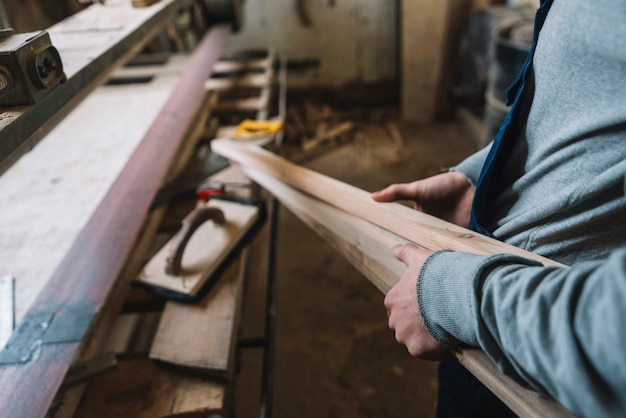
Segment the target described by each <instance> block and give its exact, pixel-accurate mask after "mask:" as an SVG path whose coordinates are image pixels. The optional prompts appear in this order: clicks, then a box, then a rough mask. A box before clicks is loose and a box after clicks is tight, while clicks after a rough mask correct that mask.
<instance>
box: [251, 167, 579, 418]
mask: <svg viewBox="0 0 626 418" xmlns="http://www.w3.org/2000/svg"><path fill="white" fill-rule="evenodd" d="M244 171H245V172H246V174H247V175H248V176H249V177H250V178H252V179H254V180H255V181H256V182H257V183H259V184H260V185H261V186H262V187H263V188H264V189H266V190H268V191H269V192H271V193H272V194H273V195H274V196H276V198H277V199H278V200H279V201H280V202H281V204H282V205H284V206H285V207H286V208H287V209H289V210H290V211H291V212H292V213H293V214H295V215H296V216H297V217H298V218H300V219H301V220H302V221H303V222H304V223H305V224H306V225H308V226H309V227H311V229H313V230H314V231H316V232H317V233H318V234H319V235H320V236H321V237H322V238H324V239H325V240H326V241H327V242H328V243H329V244H331V246H333V247H334V248H335V249H336V250H337V251H338V252H339V253H341V254H342V255H344V256H345V257H346V259H347V260H348V261H350V263H351V264H352V265H354V266H355V267H356V268H357V269H358V270H359V271H360V272H361V273H363V275H364V276H365V277H367V278H368V279H369V280H370V281H371V282H372V283H373V284H374V285H375V286H376V287H377V288H378V289H379V290H381V292H382V293H384V294H386V293H387V292H388V291H389V289H390V288H391V287H392V286H393V285H394V284H395V283H396V282H397V281H398V279H399V277H400V276H401V275H402V274H403V273H404V271H405V267H404V265H403V264H402V263H401V262H400V261H398V260H397V259H396V258H395V257H394V256H393V254H392V253H391V246H392V245H394V244H398V243H403V242H407V240H406V239H405V238H404V237H401V236H399V235H396V234H393V233H391V232H389V231H387V230H385V229H383V228H381V227H379V226H377V225H375V224H373V223H371V222H368V221H365V220H363V219H361V218H358V217H356V216H354V215H352V214H351V213H349V212H346V211H343V210H341V209H338V208H336V207H333V206H331V205H328V204H326V203H324V202H322V201H320V200H319V199H316V198H314V197H311V196H309V195H306V194H304V193H302V192H300V191H298V190H295V189H294V188H292V187H290V186H288V185H287V184H285V183H284V182H282V181H281V180H279V179H277V178H275V177H272V176H271V175H269V174H267V173H265V172H263V171H260V170H258V169H255V168H250V167H247V168H244ZM453 354H454V355H455V357H456V358H457V359H458V360H459V362H461V364H463V366H465V367H466V368H467V369H468V370H469V371H470V372H471V373H472V374H474V375H475V376H476V377H477V378H478V379H479V380H480V381H481V382H483V384H485V385H486V386H487V387H488V388H489V389H490V390H491V391H493V392H494V393H495V394H496V395H497V396H498V397H499V398H500V399H502V401H503V402H505V403H506V404H507V405H508V406H509V407H510V408H511V409H512V410H513V411H514V412H515V413H517V414H518V415H519V416H521V417H528V418H531V417H532V418H541V417H554V418H557V417H558V418H561V417H563V418H565V417H573V416H572V415H571V414H570V413H569V412H567V411H566V410H565V409H564V408H563V407H561V406H560V405H559V404H557V403H556V402H554V401H553V400H551V399H548V398H546V397H544V396H542V395H540V394H538V393H537V392H534V391H531V390H528V389H526V388H524V387H522V386H520V385H519V384H517V383H516V382H514V381H513V380H512V379H510V378H509V377H507V376H505V375H504V374H502V373H501V372H500V371H499V370H498V368H497V367H496V365H495V364H494V363H493V362H492V361H491V360H490V359H489V358H488V357H487V356H486V355H485V354H484V353H483V352H482V351H481V350H479V349H476V348H467V349H456V350H454V352H453Z"/></svg>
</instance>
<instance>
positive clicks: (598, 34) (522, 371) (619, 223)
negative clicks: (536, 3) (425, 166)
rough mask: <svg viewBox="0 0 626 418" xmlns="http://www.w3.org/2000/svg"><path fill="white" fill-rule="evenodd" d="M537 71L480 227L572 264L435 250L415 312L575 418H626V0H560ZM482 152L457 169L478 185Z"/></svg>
mask: <svg viewBox="0 0 626 418" xmlns="http://www.w3.org/2000/svg"><path fill="white" fill-rule="evenodd" d="M533 68H534V73H533V74H531V76H532V77H531V78H532V79H531V80H530V83H529V84H530V88H529V89H528V90H527V91H526V92H525V96H524V98H523V100H524V104H525V106H522V108H524V107H525V108H526V109H528V110H527V111H528V118H527V122H526V125H525V129H524V130H523V131H522V132H517V133H516V134H517V135H519V139H518V140H517V141H516V142H515V146H514V148H513V150H512V152H511V154H510V156H509V157H508V159H507V163H506V167H505V169H504V171H503V172H501V173H498V176H499V180H500V184H501V187H500V189H498V194H497V196H496V197H495V199H493V201H491V202H489V208H488V212H487V213H488V216H487V224H485V225H484V226H485V227H487V229H488V230H489V231H491V232H492V233H493V235H494V236H495V237H496V238H498V239H500V240H502V241H504V242H506V243H508V244H512V245H515V246H518V247H520V248H524V249H526V250H528V251H532V252H535V253H537V254H541V255H543V256H546V257H549V258H552V259H554V260H557V261H560V262H562V263H565V264H568V265H571V266H572V267H571V268H567V269H558V268H552V267H550V268H548V267H541V266H538V265H537V264H536V263H535V262H532V261H528V260H524V259H520V258H518V257H513V256H510V255H497V256H492V257H483V256H475V255H470V254H464V253H455V252H439V253H436V254H434V255H433V256H432V257H430V258H429V259H428V260H427V262H426V263H425V265H424V267H423V269H422V271H421V273H420V277H419V280H418V284H417V294H418V301H419V303H420V309H421V313H422V316H423V318H424V323H425V325H426V327H427V328H428V329H429V331H430V332H431V334H432V335H433V336H434V337H435V338H436V339H437V340H438V341H439V342H440V343H443V344H445V345H454V344H458V343H459V342H461V343H465V344H469V345H472V346H480V347H481V348H482V349H483V350H485V352H486V353H487V354H488V355H489V356H490V357H491V358H492V359H493V360H494V361H495V362H496V363H497V364H498V366H499V367H500V368H501V370H503V371H504V372H505V373H507V374H509V375H511V376H513V377H514V378H517V379H518V380H521V381H522V382H524V383H526V384H527V385H529V386H530V387H532V388H534V389H536V390H539V391H541V392H544V393H547V394H549V395H551V396H552V397H554V398H555V399H556V400H557V401H559V402H560V403H561V404H563V405H564V406H565V407H566V408H568V409H569V410H571V411H572V412H574V413H577V414H580V415H583V416H589V417H602V416H607V417H613V416H626V363H625V362H624V360H626V354H623V351H622V349H623V348H624V347H626V326H625V325H622V324H621V320H622V319H626V196H625V189H624V184H625V181H624V180H625V179H624V177H625V174H626V2H625V1H616V0H614V1H609V0H596V1H593V2H591V1H585V0H555V1H554V4H553V5H552V8H551V9H550V12H549V13H548V16H547V18H546V21H545V24H544V26H543V28H542V30H541V32H540V34H539V39H538V43H537V47H536V52H535V55H534V60H533ZM533 93H534V94H533ZM487 151H488V150H487V149H485V150H482V151H479V152H478V153H476V154H474V155H473V156H471V157H469V158H468V159H467V160H465V161H463V162H462V163H461V164H459V165H458V166H457V167H455V170H457V171H459V172H461V173H463V174H464V175H465V176H466V177H467V178H468V179H469V180H470V181H471V182H472V183H473V184H476V181H477V179H478V175H479V173H480V169H481V167H482V164H483V162H484V160H485V157H486V154H487ZM620 248H621V249H620Z"/></svg>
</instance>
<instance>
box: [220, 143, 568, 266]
mask: <svg viewBox="0 0 626 418" xmlns="http://www.w3.org/2000/svg"><path fill="white" fill-rule="evenodd" d="M211 148H212V149H213V151H214V152H216V153H218V154H221V155H222V156H224V157H226V158H229V159H231V160H233V161H235V162H237V163H239V164H241V165H242V166H244V167H245V168H255V169H257V170H260V171H263V172H265V173H267V174H270V175H271V176H273V177H276V178H278V179H279V180H281V181H283V182H285V183H287V184H289V185H290V186H292V187H294V188H296V189H298V190H301V191H304V192H305V193H308V194H310V195H312V196H314V197H316V198H318V199H320V200H323V201H325V202H327V203H330V204H331V205H333V206H335V207H338V208H341V209H343V210H344V211H346V212H348V213H350V214H353V215H355V216H358V217H360V218H362V219H365V220H367V221H369V222H371V223H373V224H375V225H378V226H380V227H382V228H384V229H386V230H388V231H390V232H393V233H395V234H397V235H399V236H402V237H404V238H406V239H408V240H409V241H412V242H414V243H417V244H418V245H421V246H423V247H425V248H428V249H430V250H433V251H434V250H444V249H445V250H454V251H466V252H470V253H474V254H498V253H510V254H517V255H520V256H522V257H527V258H531V259H534V260H538V261H539V262H541V263H543V264H545V265H559V266H560V265H562V264H560V263H557V262H555V261H553V260H550V259H548V258H545V257H541V256H539V255H536V254H533V253H531V252H528V251H524V250H522V249H520V248H517V247H514V246H511V245H508V244H505V243H503V242H501V241H498V240H496V239H493V238H489V237H486V236H484V235H480V234H477V233H476V232H473V231H470V230H469V229H466V228H462V227H460V226H457V225H455V224H452V223H450V222H446V221H444V220H441V219H439V218H436V217H434V216H430V215H427V214H425V213H422V212H419V211H415V210H412V209H411V208H409V207H407V206H404V205H401V204H399V203H379V202H375V201H374V200H372V198H371V194H370V193H369V192H367V191H365V190H361V189H359V188H356V187H354V186H351V185H349V184H346V183H343V182H341V181H339V180H336V179H333V178H331V177H328V176H325V175H323V174H320V173H317V172H314V171H312V170H308V169H306V168H304V167H302V166H299V165H296V164H293V163H291V162H289V161H287V160H286V159H284V158H281V157H279V156H277V155H275V154H273V153H271V152H269V151H265V150H263V149H261V148H259V147H255V146H250V145H246V144H242V143H238V142H235V141H232V140H229V139H219V140H214V141H213V142H211Z"/></svg>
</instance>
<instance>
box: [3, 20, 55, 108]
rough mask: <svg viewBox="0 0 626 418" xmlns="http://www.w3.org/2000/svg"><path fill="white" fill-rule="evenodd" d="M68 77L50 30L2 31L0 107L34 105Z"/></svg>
mask: <svg viewBox="0 0 626 418" xmlns="http://www.w3.org/2000/svg"><path fill="white" fill-rule="evenodd" d="M66 79H67V77H66V76H65V73H64V72H63V63H62V62H61V56H60V55H59V52H58V51H57V49H56V48H55V47H53V46H52V44H51V43H50V36H49V35H48V33H47V32H46V31H38V32H29V33H20V34H14V33H13V30H12V29H5V30H2V31H0V106H14V105H29V104H34V103H36V102H37V101H38V100H40V99H41V98H42V97H44V96H45V95H46V94H47V93H48V92H49V91H50V90H51V89H52V88H53V87H55V86H57V85H59V84H61V83H63V82H64V81H65V80H66Z"/></svg>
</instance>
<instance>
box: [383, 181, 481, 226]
mask: <svg viewBox="0 0 626 418" xmlns="http://www.w3.org/2000/svg"><path fill="white" fill-rule="evenodd" d="M474 191H475V188H474V186H472V185H471V184H470V182H469V181H467V179H466V178H465V176H463V175H462V174H460V173H458V172H454V171H451V172H448V173H442V174H438V175H436V176H432V177H428V178H426V179H423V180H417V181H414V182H412V183H402V184H392V185H391V186H389V187H387V188H385V189H383V190H380V191H378V192H374V193H372V198H373V199H374V200H376V201H377V202H393V201H396V200H412V201H413V203H414V205H415V209H417V210H421V211H422V212H425V213H428V214H429V215H433V216H436V217H438V218H441V219H444V220H446V221H448V222H452V223H454V224H457V225H459V226H462V227H464V228H467V227H469V223H470V212H471V209H472V200H473V199H474Z"/></svg>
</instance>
